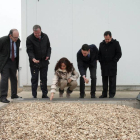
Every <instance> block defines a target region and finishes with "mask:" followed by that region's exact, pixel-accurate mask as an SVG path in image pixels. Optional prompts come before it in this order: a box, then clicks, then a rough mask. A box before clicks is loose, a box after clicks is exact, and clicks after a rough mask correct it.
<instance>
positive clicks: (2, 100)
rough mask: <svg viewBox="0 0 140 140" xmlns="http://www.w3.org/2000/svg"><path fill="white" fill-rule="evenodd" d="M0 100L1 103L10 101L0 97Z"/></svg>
mask: <svg viewBox="0 0 140 140" xmlns="http://www.w3.org/2000/svg"><path fill="white" fill-rule="evenodd" d="M0 101H1V102H3V103H9V102H10V101H9V100H7V99H6V98H1V99H0Z"/></svg>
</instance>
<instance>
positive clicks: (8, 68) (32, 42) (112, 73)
mask: <svg viewBox="0 0 140 140" xmlns="http://www.w3.org/2000/svg"><path fill="white" fill-rule="evenodd" d="M19 46H20V39H19V33H18V30H17V29H12V30H10V32H9V35H8V36H4V37H2V38H0V73H1V82H0V87H1V88H0V101H1V102H3V103H9V102H10V101H9V100H7V92H8V79H9V78H10V80H11V98H12V99H14V98H22V97H19V96H18V95H17V77H16V73H17V70H18V64H19ZM26 47H27V54H28V56H29V62H30V71H31V84H32V95H33V98H37V87H38V77H39V72H40V87H41V90H42V98H49V97H48V96H47V94H48V90H47V72H48V65H49V60H50V57H51V47H50V41H49V38H48V36H47V35H46V34H45V33H43V32H42V31H41V27H40V26H39V25H34V26H33V33H32V34H31V35H29V36H28V37H27V41H26ZM121 56H122V52H121V47H120V44H119V42H118V41H117V40H115V39H113V38H112V35H111V32H110V31H106V32H105V33H104V40H103V41H102V42H101V43H100V46H99V49H98V48H97V47H96V46H95V45H94V44H92V45H88V44H84V45H82V47H81V48H80V50H79V51H78V52H77V65H78V69H79V73H80V98H84V97H85V83H88V82H89V79H88V78H87V77H86V71H87V69H88V68H89V71H90V78H91V92H90V94H91V98H96V96H95V94H96V93H95V92H96V69H97V61H99V62H100V64H101V73H102V82H103V92H102V95H101V96H100V97H99V98H106V97H107V92H108V82H109V98H113V97H114V96H115V93H116V75H117V62H118V61H119V59H120V58H121ZM54 73H55V74H54V78H53V82H52V86H51V95H50V100H52V99H53V97H54V93H55V92H56V88H57V87H59V97H63V93H64V88H65V87H67V90H66V96H67V97H70V94H71V93H72V92H73V90H74V89H75V88H76V87H77V79H78V77H79V74H78V72H77V71H76V70H75V68H74V66H73V64H72V63H71V62H70V61H69V60H68V59H67V58H64V57H63V58H61V59H60V60H59V61H58V62H57V63H56V66H55V68H54Z"/></svg>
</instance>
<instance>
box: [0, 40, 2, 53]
mask: <svg viewBox="0 0 140 140" xmlns="http://www.w3.org/2000/svg"><path fill="white" fill-rule="evenodd" d="M1 50H2V39H1V38H0V51H1Z"/></svg>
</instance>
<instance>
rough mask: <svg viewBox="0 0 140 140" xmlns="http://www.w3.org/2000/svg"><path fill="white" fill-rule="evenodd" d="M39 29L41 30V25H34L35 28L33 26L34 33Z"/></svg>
mask: <svg viewBox="0 0 140 140" xmlns="http://www.w3.org/2000/svg"><path fill="white" fill-rule="evenodd" d="M38 28H39V29H40V30H41V27H40V25H34V26H33V31H36V30H37V29H38Z"/></svg>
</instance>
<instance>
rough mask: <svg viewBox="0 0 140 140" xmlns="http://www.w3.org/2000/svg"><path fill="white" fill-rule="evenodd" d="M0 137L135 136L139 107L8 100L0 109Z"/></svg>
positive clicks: (110, 139)
mask: <svg viewBox="0 0 140 140" xmlns="http://www.w3.org/2000/svg"><path fill="white" fill-rule="evenodd" d="M0 139H1V140H88V139H89V140H94V139H95V140H139V139H140V110H138V109H134V108H131V107H127V106H120V105H107V104H106V105H105V104H93V103H92V104H90V103H88V104H82V103H72V102H68V103H65V102H61V103H53V102H52V103H50V102H48V103H47V102H22V103H11V104H9V105H8V106H7V107H6V108H4V109H2V110H0Z"/></svg>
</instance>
